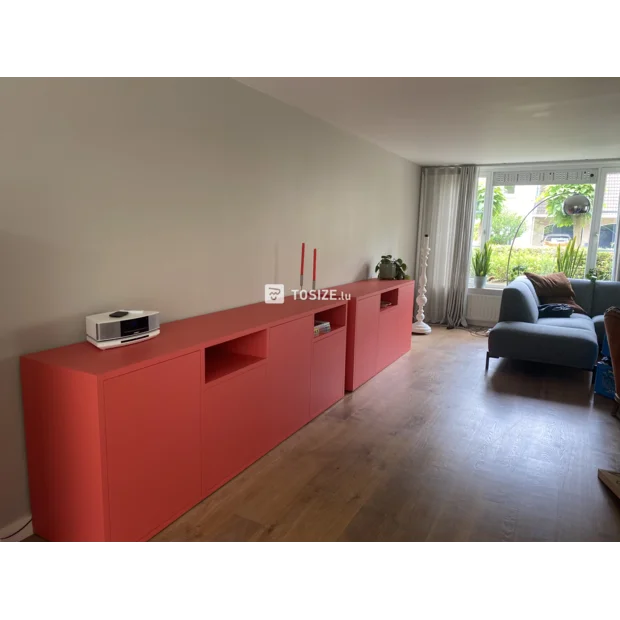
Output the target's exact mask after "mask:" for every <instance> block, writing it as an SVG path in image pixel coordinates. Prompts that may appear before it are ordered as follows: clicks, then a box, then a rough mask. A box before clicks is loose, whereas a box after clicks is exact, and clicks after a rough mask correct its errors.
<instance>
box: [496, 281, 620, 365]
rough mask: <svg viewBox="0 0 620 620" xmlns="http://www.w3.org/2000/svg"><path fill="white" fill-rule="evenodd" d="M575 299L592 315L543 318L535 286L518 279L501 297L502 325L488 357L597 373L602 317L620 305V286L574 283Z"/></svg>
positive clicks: (500, 315)
mask: <svg viewBox="0 0 620 620" xmlns="http://www.w3.org/2000/svg"><path fill="white" fill-rule="evenodd" d="M570 282H571V284H572V286H573V290H574V291H575V301H576V302H577V303H578V304H579V305H580V306H581V307H582V308H583V309H584V310H585V311H586V312H587V313H588V315H589V316H585V315H583V314H576V313H574V314H573V315H572V316H571V317H570V318H564V319H562V318H558V319H555V318H551V319H539V318H538V306H539V305H540V301H539V299H538V296H537V295H536V292H535V291H534V287H533V286H532V283H531V282H530V281H529V280H528V279H527V278H526V277H525V276H519V277H518V278H517V279H515V280H514V281H513V282H511V283H510V284H509V285H508V286H507V287H506V288H505V289H504V291H503V293H502V302H501V306H500V313H499V322H498V323H497V325H495V327H494V328H493V329H492V330H491V332H490V333H489V350H488V353H487V360H486V369H487V370H488V368H489V358H499V357H508V358H512V359H519V360H527V361H531V362H545V363H547V364H558V365H561V366H572V367H573V368H583V369H584V370H590V371H593V370H594V368H595V365H596V361H597V359H598V355H599V350H600V347H601V345H602V343H603V336H604V334H605V326H604V324H603V313H604V312H605V310H607V308H609V307H611V306H620V282H605V281H600V282H599V281H594V282H592V281H590V280H571V281H570Z"/></svg>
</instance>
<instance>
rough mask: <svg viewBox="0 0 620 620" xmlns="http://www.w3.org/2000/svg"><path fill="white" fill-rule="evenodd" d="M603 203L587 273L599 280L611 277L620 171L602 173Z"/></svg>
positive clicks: (619, 193) (616, 225) (619, 198)
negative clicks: (593, 252)
mask: <svg viewBox="0 0 620 620" xmlns="http://www.w3.org/2000/svg"><path fill="white" fill-rule="evenodd" d="M603 188H604V189H603V204H602V207H601V220H600V225H599V227H598V234H596V235H594V239H593V243H594V244H595V246H596V258H595V260H594V265H589V269H588V275H594V276H596V277H597V278H598V279H599V280H611V279H612V278H613V275H614V274H613V271H614V269H613V264H614V260H615V253H616V233H617V229H618V203H619V202H620V171H618V172H614V171H606V172H605V173H604V175H603Z"/></svg>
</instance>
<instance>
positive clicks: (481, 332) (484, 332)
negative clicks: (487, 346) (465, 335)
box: [459, 325, 491, 338]
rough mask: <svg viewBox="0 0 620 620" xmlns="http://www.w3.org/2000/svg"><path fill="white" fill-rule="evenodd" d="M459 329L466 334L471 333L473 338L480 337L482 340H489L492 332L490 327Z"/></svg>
mask: <svg viewBox="0 0 620 620" xmlns="http://www.w3.org/2000/svg"><path fill="white" fill-rule="evenodd" d="M459 329H463V330H465V331H466V332H469V333H470V334H471V335H472V336H478V337H480V338H488V337H489V332H490V331H491V328H490V327H476V326H474V325H472V326H470V327H459Z"/></svg>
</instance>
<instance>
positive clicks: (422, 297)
mask: <svg viewBox="0 0 620 620" xmlns="http://www.w3.org/2000/svg"><path fill="white" fill-rule="evenodd" d="M430 251H431V249H430V248H429V247H428V235H424V246H423V248H422V253H421V255H420V259H421V261H422V270H421V273H420V293H419V295H418V297H417V299H416V303H417V304H418V313H417V314H416V317H415V319H416V321H415V323H414V324H413V325H412V326H411V333H412V334H430V333H431V331H432V330H431V326H430V325H427V324H426V323H425V322H424V306H425V305H426V302H427V301H428V299H427V298H426V269H427V267H428V255H429V254H430Z"/></svg>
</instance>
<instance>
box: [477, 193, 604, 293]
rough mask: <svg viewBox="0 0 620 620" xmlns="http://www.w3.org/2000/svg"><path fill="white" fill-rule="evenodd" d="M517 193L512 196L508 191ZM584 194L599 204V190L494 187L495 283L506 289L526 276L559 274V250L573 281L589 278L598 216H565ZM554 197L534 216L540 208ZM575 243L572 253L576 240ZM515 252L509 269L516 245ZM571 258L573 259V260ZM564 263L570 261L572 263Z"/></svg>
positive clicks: (491, 276)
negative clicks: (570, 201) (567, 204)
mask: <svg viewBox="0 0 620 620" xmlns="http://www.w3.org/2000/svg"><path fill="white" fill-rule="evenodd" d="M508 190H511V191H508ZM575 193H581V194H585V195H586V196H588V198H590V201H591V202H592V203H593V202H594V185H592V184H580V185H567V184H563V185H548V186H541V185H517V186H515V187H512V186H511V187H509V188H507V187H505V186H496V187H494V188H493V214H492V218H491V231H490V234H489V241H490V242H491V243H492V244H493V256H492V260H491V271H490V273H489V276H488V282H489V283H490V284H495V285H502V284H505V283H506V281H511V280H513V279H514V278H515V277H517V276H518V275H520V274H522V273H523V272H524V271H531V272H533V273H538V274H541V275H545V274H548V273H553V272H555V271H558V250H559V252H560V259H561V260H563V262H562V265H565V266H564V269H563V270H564V271H569V273H567V275H568V276H569V277H583V276H584V272H585V264H586V254H587V245H588V239H589V235H590V221H591V216H592V213H591V212H590V213H588V214H585V215H581V216H574V217H570V216H567V215H565V214H564V211H563V203H564V199H565V198H566V197H568V196H570V195H572V194H575ZM543 198H548V201H547V202H546V203H545V204H543V205H541V206H539V207H538V208H537V209H536V210H535V211H534V212H533V213H529V212H530V211H531V209H532V208H533V207H534V205H535V204H536V203H537V202H539V201H540V200H542V199H543ZM573 238H574V239H575V242H574V248H573V250H572V253H571V243H570V242H571V239H573ZM513 239H514V248H513V250H512V255H511V259H510V265H508V255H509V252H510V245H511V243H512V241H513ZM567 254H568V256H567ZM566 258H567V260H565V261H564V259H566Z"/></svg>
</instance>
